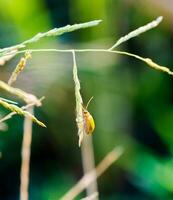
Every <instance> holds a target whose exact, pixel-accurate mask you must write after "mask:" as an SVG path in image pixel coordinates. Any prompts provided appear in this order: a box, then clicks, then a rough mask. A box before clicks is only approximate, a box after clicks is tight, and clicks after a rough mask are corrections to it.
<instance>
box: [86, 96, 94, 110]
mask: <svg viewBox="0 0 173 200" xmlns="http://www.w3.org/2000/svg"><path fill="white" fill-rule="evenodd" d="M92 99H93V97H91V98H90V99H89V101H88V103H87V105H86V109H87V108H88V106H89V104H90V102H91V100H92Z"/></svg>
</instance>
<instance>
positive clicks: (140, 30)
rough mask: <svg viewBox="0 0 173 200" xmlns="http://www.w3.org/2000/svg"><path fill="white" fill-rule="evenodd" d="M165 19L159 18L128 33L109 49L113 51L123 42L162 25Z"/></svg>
mask: <svg viewBox="0 0 173 200" xmlns="http://www.w3.org/2000/svg"><path fill="white" fill-rule="evenodd" d="M162 19H163V17H162V16H160V17H158V18H157V19H156V20H154V21H152V22H150V23H148V24H146V25H144V26H141V27H139V28H138V29H136V30H134V31H132V32H130V33H128V34H127V35H125V36H123V37H121V38H120V39H119V40H118V41H117V42H116V43H115V44H114V45H113V46H112V47H111V48H109V50H113V49H114V48H116V47H117V46H119V45H120V44H122V43H123V42H126V41H127V40H129V39H131V38H133V37H136V36H138V35H140V34H141V33H144V32H146V31H148V30H150V29H152V28H155V27H156V26H158V25H159V24H160V22H161V21H162Z"/></svg>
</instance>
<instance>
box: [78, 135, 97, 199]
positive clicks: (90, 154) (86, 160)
mask: <svg viewBox="0 0 173 200" xmlns="http://www.w3.org/2000/svg"><path fill="white" fill-rule="evenodd" d="M81 153H82V165H83V171H84V175H85V174H87V173H88V172H90V171H93V173H92V176H93V177H92V179H93V180H94V181H93V182H92V183H91V184H89V185H88V187H86V194H87V196H91V195H92V194H94V193H97V194H99V193H98V185H97V178H96V172H95V173H94V171H95V159H94V149H93V142H92V136H88V135H86V133H85V134H84V138H83V142H82V145H81ZM97 199H98V197H95V200H97Z"/></svg>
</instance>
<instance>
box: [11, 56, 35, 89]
mask: <svg viewBox="0 0 173 200" xmlns="http://www.w3.org/2000/svg"><path fill="white" fill-rule="evenodd" d="M29 58H31V54H30V53H29V52H25V55H24V57H22V58H21V59H20V61H19V63H18V64H17V66H16V68H15V70H14V71H13V73H12V75H11V76H10V78H9V81H8V85H11V84H12V83H13V82H14V81H16V79H17V77H18V75H19V74H20V73H21V72H22V71H23V69H24V67H25V65H26V61H27V60H28V59H29Z"/></svg>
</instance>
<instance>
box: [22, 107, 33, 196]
mask: <svg viewBox="0 0 173 200" xmlns="http://www.w3.org/2000/svg"><path fill="white" fill-rule="evenodd" d="M27 112H29V113H32V114H33V112H34V107H33V106H32V107H30V108H28V109H27ZM31 141H32V120H31V119H30V118H29V117H25V121H24V133H23V141H22V152H21V174H20V200H28V188H29V171H30V170H29V168H30V166H29V165H30V153H31Z"/></svg>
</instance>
